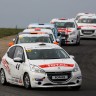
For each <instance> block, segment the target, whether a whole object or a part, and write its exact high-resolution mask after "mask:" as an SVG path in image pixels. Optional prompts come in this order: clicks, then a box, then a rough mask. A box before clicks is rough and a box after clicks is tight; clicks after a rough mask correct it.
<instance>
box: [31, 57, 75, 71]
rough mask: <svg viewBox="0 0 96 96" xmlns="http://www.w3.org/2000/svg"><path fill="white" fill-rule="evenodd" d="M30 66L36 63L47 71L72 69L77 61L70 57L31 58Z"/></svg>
mask: <svg viewBox="0 0 96 96" xmlns="http://www.w3.org/2000/svg"><path fill="white" fill-rule="evenodd" d="M29 63H30V66H32V65H36V66H38V67H39V68H41V69H43V70H44V71H45V72H60V71H72V70H73V68H74V67H75V64H76V62H75V61H74V60H73V59H71V58H69V59H56V60H55V59H48V60H46V59H45V60H29Z"/></svg>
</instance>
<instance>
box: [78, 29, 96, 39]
mask: <svg viewBox="0 0 96 96" xmlns="http://www.w3.org/2000/svg"><path fill="white" fill-rule="evenodd" d="M87 31H88V32H87ZM90 32H91V33H90ZM80 38H96V30H93V29H82V30H80Z"/></svg>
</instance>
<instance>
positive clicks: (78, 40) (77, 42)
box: [76, 36, 80, 45]
mask: <svg viewBox="0 0 96 96" xmlns="http://www.w3.org/2000/svg"><path fill="white" fill-rule="evenodd" d="M76 45H80V38H79V36H77V40H76Z"/></svg>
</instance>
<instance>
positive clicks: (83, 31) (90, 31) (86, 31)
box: [81, 30, 95, 35]
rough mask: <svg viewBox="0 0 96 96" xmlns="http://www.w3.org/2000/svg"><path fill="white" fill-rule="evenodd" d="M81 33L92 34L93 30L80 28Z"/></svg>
mask: <svg viewBox="0 0 96 96" xmlns="http://www.w3.org/2000/svg"><path fill="white" fill-rule="evenodd" d="M81 32H82V34H84V35H92V34H93V33H94V32H95V30H81Z"/></svg>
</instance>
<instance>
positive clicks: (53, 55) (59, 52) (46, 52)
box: [26, 49, 69, 60]
mask: <svg viewBox="0 0 96 96" xmlns="http://www.w3.org/2000/svg"><path fill="white" fill-rule="evenodd" d="M26 53H27V57H28V59H30V60H35V59H64V58H69V56H68V54H67V53H66V52H65V51H64V50H63V49H39V50H38V49H34V50H26Z"/></svg>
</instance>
